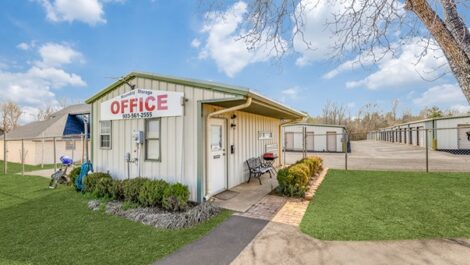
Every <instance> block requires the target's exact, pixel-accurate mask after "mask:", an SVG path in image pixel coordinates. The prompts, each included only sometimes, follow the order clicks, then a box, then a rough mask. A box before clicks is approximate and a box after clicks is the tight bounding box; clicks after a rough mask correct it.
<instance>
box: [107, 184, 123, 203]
mask: <svg viewBox="0 0 470 265" xmlns="http://www.w3.org/2000/svg"><path fill="white" fill-rule="evenodd" d="M109 195H110V198H111V199H113V200H123V199H124V188H123V181H122V180H113V182H112V184H111V187H109Z"/></svg>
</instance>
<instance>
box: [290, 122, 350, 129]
mask: <svg viewBox="0 0 470 265" xmlns="http://www.w3.org/2000/svg"><path fill="white" fill-rule="evenodd" d="M299 125H300V126H317V127H335V128H343V129H346V126H344V125H338V124H315V123H307V122H298V123H291V124H287V125H284V127H289V126H299Z"/></svg>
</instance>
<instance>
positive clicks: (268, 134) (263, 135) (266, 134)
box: [258, 131, 273, 140]
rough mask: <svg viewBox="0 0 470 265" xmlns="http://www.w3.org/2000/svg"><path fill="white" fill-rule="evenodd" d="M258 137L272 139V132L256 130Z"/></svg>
mask: <svg viewBox="0 0 470 265" xmlns="http://www.w3.org/2000/svg"><path fill="white" fill-rule="evenodd" d="M258 139H259V140H271V139H273V133H272V132H266V131H262V132H258Z"/></svg>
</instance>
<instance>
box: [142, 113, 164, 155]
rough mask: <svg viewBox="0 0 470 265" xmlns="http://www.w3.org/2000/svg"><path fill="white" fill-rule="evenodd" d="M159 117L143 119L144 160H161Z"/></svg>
mask: <svg viewBox="0 0 470 265" xmlns="http://www.w3.org/2000/svg"><path fill="white" fill-rule="evenodd" d="M160 131H161V118H156V119H147V120H145V160H153V161H161V156H160V155H161V154H160V151H161V142H160V141H161V139H160Z"/></svg>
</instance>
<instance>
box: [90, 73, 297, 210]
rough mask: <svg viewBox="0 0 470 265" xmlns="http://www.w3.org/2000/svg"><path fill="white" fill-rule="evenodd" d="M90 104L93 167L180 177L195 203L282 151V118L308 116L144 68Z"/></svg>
mask: <svg viewBox="0 0 470 265" xmlns="http://www.w3.org/2000/svg"><path fill="white" fill-rule="evenodd" d="M87 103H89V104H91V105H92V115H91V116H92V122H91V127H92V133H91V135H92V143H93V144H92V146H93V147H92V153H91V154H92V162H93V165H94V167H95V170H97V171H103V172H107V171H108V172H110V174H111V175H112V176H113V177H114V178H118V179H126V178H135V177H138V176H141V177H146V178H153V179H164V180H166V181H169V182H181V183H183V184H184V185H187V186H188V188H189V190H190V191H191V200H194V201H202V200H203V199H204V198H205V199H208V198H209V197H211V196H213V195H215V194H217V193H219V192H222V191H224V190H226V189H230V188H232V187H234V186H237V185H239V184H240V183H243V182H245V181H247V180H248V170H247V166H246V160H247V159H249V158H252V157H259V156H261V155H263V153H265V152H275V153H278V154H280V147H281V145H280V144H281V139H282V137H281V126H282V124H283V123H285V122H292V121H297V120H300V119H302V118H304V117H305V115H304V114H303V113H300V112H299V111H296V110H294V109H291V108H289V107H286V106H284V105H282V104H280V103H277V102H276V101H274V100H272V99H269V98H266V97H264V96H261V95H259V94H258V93H256V92H253V91H252V90H249V89H246V88H241V87H236V86H230V85H224V84H219V83H214V82H208V81H200V80H192V79H187V78H178V77H170V76H162V75H155V74H145V73H140V72H137V73H130V74H129V75H127V76H126V77H124V78H123V79H122V80H120V81H117V82H115V83H113V84H111V85H110V86H108V87H107V88H105V89H103V90H102V91H100V92H98V93H97V94H96V95H94V96H93V97H91V98H90V99H88V100H87ZM280 159H281V158H280V157H279V159H277V161H276V165H277V164H278V163H279V162H280V161H279V160H280Z"/></svg>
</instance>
